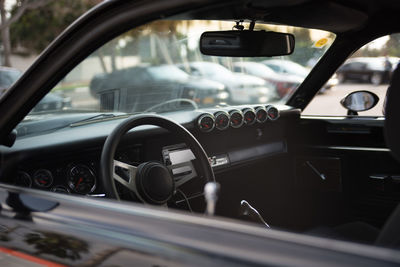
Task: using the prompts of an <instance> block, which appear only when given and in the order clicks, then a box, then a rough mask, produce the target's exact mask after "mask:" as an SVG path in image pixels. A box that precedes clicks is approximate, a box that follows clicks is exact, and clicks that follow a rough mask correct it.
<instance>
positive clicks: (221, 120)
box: [214, 111, 230, 130]
mask: <svg viewBox="0 0 400 267" xmlns="http://www.w3.org/2000/svg"><path fill="white" fill-rule="evenodd" d="M214 117H215V128H217V129H218V130H225V129H228V127H229V120H230V117H229V113H228V112H225V111H218V112H217V113H215V114H214Z"/></svg>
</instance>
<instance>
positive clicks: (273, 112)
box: [266, 106, 279, 121]
mask: <svg viewBox="0 0 400 267" xmlns="http://www.w3.org/2000/svg"><path fill="white" fill-rule="evenodd" d="M266 110H267V115H268V119H270V120H271V121H276V120H277V119H278V118H279V110H278V109H277V108H276V107H274V106H267V108H266Z"/></svg>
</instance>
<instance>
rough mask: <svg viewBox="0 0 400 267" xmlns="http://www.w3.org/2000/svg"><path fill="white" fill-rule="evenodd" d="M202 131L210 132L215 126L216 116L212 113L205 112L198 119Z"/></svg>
mask: <svg viewBox="0 0 400 267" xmlns="http://www.w3.org/2000/svg"><path fill="white" fill-rule="evenodd" d="M197 123H198V126H199V129H200V131H202V132H205V133H208V132H211V131H212V130H213V129H214V127H215V118H214V116H213V115H212V114H208V113H205V114H203V115H201V116H200V117H199V119H198V121H197Z"/></svg>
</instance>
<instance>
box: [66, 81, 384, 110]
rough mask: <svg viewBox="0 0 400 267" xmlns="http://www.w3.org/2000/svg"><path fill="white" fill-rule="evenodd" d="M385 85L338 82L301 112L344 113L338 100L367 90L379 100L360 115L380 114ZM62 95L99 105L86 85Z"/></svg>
mask: <svg viewBox="0 0 400 267" xmlns="http://www.w3.org/2000/svg"><path fill="white" fill-rule="evenodd" d="M387 87H388V85H387V84H384V85H380V86H374V85H372V84H356V83H345V84H339V85H337V86H335V87H334V88H332V89H330V90H327V91H326V92H324V93H323V94H318V95H317V96H316V97H315V98H314V99H313V101H312V102H311V103H310V104H309V105H308V107H307V108H306V109H305V111H304V112H303V114H306V115H329V116H333V115H346V110H345V109H344V108H343V107H342V105H341V104H340V100H341V99H342V98H344V97H345V96H346V95H347V94H349V93H351V92H354V91H357V90H367V91H371V92H373V93H375V94H377V95H378V97H379V102H378V104H377V105H376V106H375V107H374V108H373V109H371V110H368V111H364V112H361V113H360V115H382V106H383V102H384V99H385V94H386V89H387ZM64 95H65V96H67V97H70V98H71V102H72V105H73V107H74V108H98V106H99V101H98V100H96V99H95V98H93V97H92V96H91V95H90V93H89V89H88V88H87V87H81V88H76V89H74V90H70V91H66V92H65V93H64Z"/></svg>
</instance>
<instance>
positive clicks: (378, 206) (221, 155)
mask: <svg viewBox="0 0 400 267" xmlns="http://www.w3.org/2000/svg"><path fill="white" fill-rule="evenodd" d="M222 7H223V8H222ZM393 7H395V8H397V10H398V9H400V3H398V2H396V1H389V0H384V1H382V0H381V1H379V2H378V1H372V0H370V1H361V0H351V1H340V0H337V1H336V0H335V1H307V0H296V1H289V0H287V1H286V0H285V1H282V0H281V1H262V0H250V1H231V2H220V3H210V4H208V5H207V6H206V7H204V6H203V7H197V8H193V9H191V10H190V11H175V12H173V14H169V16H167V17H166V18H165V17H164V18H163V19H161V20H157V21H158V22H163V21H169V20H171V21H188V22H190V21H211V20H217V21H224V22H225V23H227V24H229V25H231V26H230V27H231V28H227V27H225V29H224V30H226V31H227V32H229V34H230V33H231V32H234V33H235V34H236V33H237V32H240V31H241V30H240V29H237V28H234V26H238V25H239V26H244V27H245V30H244V31H245V32H246V31H250V30H249V27H254V24H255V28H256V29H257V25H262V24H274V25H275V24H278V25H289V26H294V27H304V28H307V29H316V30H323V31H327V32H329V33H331V34H333V35H334V36H335V37H334V38H333V39H334V40H333V41H332V44H330V46H329V47H326V49H325V50H324V51H323V52H324V53H323V54H321V57H320V58H319V60H318V62H317V63H316V64H315V66H314V67H313V68H312V69H311V71H310V73H309V75H308V76H307V77H306V78H305V79H304V81H303V82H302V83H301V84H300V86H299V87H298V88H297V89H296V90H295V91H293V92H291V93H290V95H287V96H286V97H285V98H283V100H281V99H278V101H276V100H277V99H275V98H274V99H273V98H270V102H254V101H259V100H254V98H249V100H248V101H246V103H234V104H232V105H214V104H213V105H210V103H209V102H207V101H209V100H208V99H205V98H202V97H204V96H202V97H199V99H200V100H198V101H199V102H196V101H197V100H196V101H195V102H196V103H195V102H193V101H191V100H190V101H189V100H186V101H184V100H179V101H178V102H179V103H178V102H176V101H172V102H169V101H168V99H169V96H166V97H165V98H163V101H166V102H165V105H166V106H165V105H164V103H163V106H162V107H160V106H156V108H155V109H153V107H152V105H154V104H155V103H156V102H157V101H154V99H155V98H154V97H156V96H155V94H154V95H151V96H150V97H149V96H148V95H144V96H142V97H141V98H140V99H141V100H140V101H142V102H141V103H142V105H140V106H141V110H132V106H138V105H130V106H129V110H130V111H131V113H127V112H126V110H124V109H119V110H118V112H119V113H118V112H117V113H116V112H115V111H116V110H115V107H116V106H115V103H116V102H115V101H116V99H124V100H126V99H130V101H136V100H137V99H139V98H138V96H134V97H133V96H129V95H124V94H126V93H127V92H126V91H124V90H118V91H115V90H114V89H115V88H112V86H113V85H112V84H114V85H115V84H116V83H118V82H120V81H117V80H115V81H114V80H111V79H112V77H111V76H104V75H103V76H101V77H100V78H99V76H97V78H96V79H99V80H105V81H106V82H107V83H108V85H107V86H108V87H107V88H106V90H105V91H104V92H103V94H102V95H101V96H100V98H99V99H98V101H99V103H100V104H99V105H100V108H99V110H98V112H97V113H94V112H91V113H89V114H88V113H85V114H84V113H83V111H82V110H80V111H79V113H78V112H69V113H68V112H67V113H66V114H64V115H63V116H58V114H59V113H60V112H54V114H55V115H54V114H52V115H49V116H48V114H46V111H41V112H39V113H38V114H33V113H30V114H28V115H27V116H26V117H25V119H24V121H23V122H21V123H20V124H18V126H16V127H15V130H14V131H13V132H12V133H11V134H10V135H9V137H8V138H7V140H6V141H4V142H3V146H1V148H0V153H1V160H0V162H1V166H2V167H1V181H2V182H4V183H9V184H13V185H16V186H20V187H31V188H32V189H33V190H44V191H52V192H54V193H55V194H57V193H59V194H68V195H69V196H71V197H84V198H102V199H103V198H116V199H118V200H122V201H133V202H139V203H143V202H144V203H147V204H150V205H158V206H164V207H165V208H167V209H178V210H183V211H185V212H192V213H194V214H202V213H204V212H205V210H208V209H209V208H210V207H209V201H210V200H209V198H210V197H209V196H208V195H207V193H208V191H207V190H204V186H205V185H206V184H207V185H209V183H211V184H213V185H214V186H216V188H211V189H210V191H211V193H210V194H211V198H213V197H214V199H213V200H214V201H215V203H214V204H215V210H214V209H213V208H212V207H211V210H212V211H209V212H211V213H212V212H214V211H215V215H216V216H218V217H222V218H229V219H235V220H239V221H241V222H244V221H246V222H251V223H255V224H258V225H261V226H263V227H265V228H266V229H265V231H268V230H269V229H268V228H271V229H277V230H285V231H291V232H296V233H302V234H307V235H313V236H320V237H328V238H334V239H340V240H346V241H351V242H359V243H364V244H369V245H378V246H386V247H392V248H398V247H399V245H400V238H398V237H399V236H400V235H399V232H400V227H399V223H400V207H398V203H399V201H400V162H399V161H400V144H399V139H398V136H400V127H399V123H398V122H399V120H400V118H398V117H399V116H400V110H399V108H400V107H399V105H398V104H397V102H398V101H399V99H400V91H399V90H400V69H397V70H396V71H395V72H394V73H393V75H392V78H391V81H390V84H388V88H389V89H388V93H387V100H386V101H387V102H386V106H385V117H383V116H363V115H362V112H360V114H357V112H355V111H356V109H354V110H353V111H352V113H349V114H351V115H346V114H343V116H323V114H321V115H320V116H318V115H303V114H302V110H304V109H305V108H306V106H307V105H308V104H309V103H310V101H311V100H312V99H313V98H314V96H315V95H316V94H317V93H318V91H319V90H320V89H321V87H323V86H324V84H325V83H326V82H327V81H328V80H329V79H330V78H331V77H332V75H333V74H334V73H335V71H336V70H337V69H338V68H339V67H340V66H341V64H343V63H344V62H345V61H346V59H347V58H348V57H349V56H351V54H352V53H354V52H355V51H356V50H358V49H359V48H360V47H362V46H363V45H365V44H366V43H368V42H370V41H372V40H374V39H376V38H378V37H380V36H384V35H387V34H391V33H395V32H397V31H399V29H400V26H399V25H398V23H397V22H396V21H397V16H398V12H395V11H396V10H395V9H394V8H393ZM310 10H311V12H312V11H313V10H314V11H315V12H312V14H313V15H312V16H310V15H309V14H310ZM322 10H323V11H324V12H321V11H322ZM382 18H385V19H382ZM149 23H150V22H149ZM141 24H143V22H142V23H141ZM188 25H190V23H188ZM127 27H128V26H124V27H121V34H122V31H123V32H126V30H127ZM188 27H189V26H188ZM131 28H132V27H131ZM205 28H207V24H206V23H205ZM232 28H233V29H234V30H232V31H231V29H232ZM129 29H130V28H129ZM242 30H243V29H242ZM144 31H145V30H143V32H144ZM202 32H203V31H202ZM208 32H209V35H207V34H204V33H203V36H202V37H201V38H202V39H201V40H205V39H206V38H210V40H211V39H212V40H214V39H213V38H217V39H215V40H216V41H215V42H210V43H209V44H210V47H205V46H204V47H203V50H202V52H203V54H207V55H217V57H216V58H218V60H221V61H222V60H223V58H224V57H233V58H235V57H238V56H240V55H245V56H246V55H247V56H248V57H250V56H249V55H248V54H246V53H245V52H243V51H242V50H241V51H238V52H237V51H236V52H237V53H242V54H235V53H236V52H235V51H232V50H229V49H227V50H224V48H221V47H219V48H218V47H217V48H216V47H213V46H212V45H215V46H218V45H219V43H218V41H219V40H224V42H225V39H223V38H225V37H226V36H225V35H223V34H222V33H220V35H218V37H215V36H213V35H212V33H213V32H215V29H210V30H209V31H208ZM116 34H117V33H115V34H114V35H113V36H109V37H108V40H111V39H112V38H114V37H116ZM221 36H222V37H221ZM224 36H225V37H224ZM203 38H204V39H203ZM218 38H220V39H218ZM226 38H227V39H226V40H228V38H231V37H229V36H227V37H226ZM235 38H247V39H248V38H253V37H251V36H247V37H246V36H245V35H243V36H239V37H235ZM257 38H258V39H254V40H253V41H252V42H251V45H259V44H260V43H262V42H261V37H260V36H257ZM265 38H277V39H276V40H278V41H277V42H278V43H279V44H280V45H281V46H282V43H281V42H280V41H279V40H280V39H278V37H276V36H273V35H271V36H268V37H265ZM279 38H281V37H279ZM288 38H289V37H288ZM108 40H101V41H99V45H98V47H100V46H101V44H100V43H102V44H104V43H106V41H108ZM155 40H156V41H155V42H159V41H157V40H158V39H157V38H156V39H155ZM257 40H258V41H257ZM268 40H272V39H268ZM274 40H275V39H274ZM286 41H287V40H286ZM257 42H259V43H257ZM287 42H288V43H290V41H287ZM294 42H296V36H294ZM251 45H249V46H250V47H251ZM160 47H162V46H161V45H160ZM139 48H140V47H139ZM139 48H135V49H139ZM245 48H246V49H249V47H245ZM252 48H253V47H251V48H250V49H251V51H253V52H254V51H255V50H253V49H252ZM279 48H282V47H279ZM219 49H220V50H219ZM288 49H289V50H290V46H289V48H288ZM91 50H92V51H94V49H91ZM272 50H273V48H270V50H268V51H269V52H271V51H272ZM92 51H88V52H87V53H86V56H88V55H90V54H91V52H92ZM294 51H296V45H294ZM247 52H248V51H247ZM196 53H198V52H196ZM243 53H244V54H243ZM259 53H260V54H258V56H259V57H266V56H269V55H267V54H265V53H264V54H262V55H261V53H262V51H261V52H260V51H259ZM275 53H281V54H282V52H281V51H280V52H279V51H276V52H275ZM195 56H196V55H194V57H195ZM214 62H217V61H214ZM75 65H76V64H75ZM183 65H184V64H183ZM225 66H227V65H225ZM179 67H180V68H182V65H180V66H179ZM68 68H69V69H68ZM71 69H72V66H68V67H65V70H63V71H64V72H65V73H68V72H70V71H71ZM183 69H184V68H183ZM179 71H180V70H179ZM65 73H64V74H65ZM61 74H62V72H60V75H61ZM188 74H189V75H191V74H190V72H188ZM126 75H127V76H126V77H128V78H130V79H133V80H134V79H135V76H134V74H126ZM64 76H65V75H63V77H64ZM67 77H68V76H67ZM113 79H118V78H116V77H114V78H113ZM196 79H198V80H199V79H204V81H202V82H204V83H206V81H205V80H206V79H208V80H210V78H209V77H201V78H199V77H196ZM208 80H207V82H208V83H210V82H209V81H208ZM110 81H114V83H111V82H110ZM217 82H218V83H223V81H222V80H218V81H217ZM21 83H22V82H21ZM145 83H146V81H145V82H144V83H139V85H132V87H133V86H139V87H140V86H143V84H145ZM147 83H150V82H148V81H147ZM199 83H200V82H199ZM110 84H111V85H110ZM152 84H153V85H154V84H155V85H154V86H155V87H157V88H158V89H160V88H161V89H162V87H159V86H163V85H162V84H161V85H160V84H159V83H158V82H156V81H152ZM182 84H184V85H182ZM186 84H187V83H186V82H185V83H184V82H180V83H179V86H181V88H182V91H180V93H182V92H183V93H182V94H184V95H185V94H186V96H187V95H189V94H190V92H186V91H185V88H187V85H186ZM17 85H18V84H17ZM54 85H55V83H53V85H52V86H49V85H46V86H47V92H48V91H50V89H51V88H53V87H55V86H54ZM164 85H165V84H164ZM170 86H178V83H169V84H168V88H170ZM185 86H186V87H185ZM196 86H200V85H196ZM213 86H216V87H218V86H219V85H218V84H213ZM221 86H222V85H221ZM243 86H244V85H243ZM117 87H119V88H120V87H123V86H121V85H118V86H117ZM222 87H223V86H222ZM222 87H221V88H222ZM103 89H104V88H103ZM103 89H102V90H103ZM110 89H113V90H114V91H113V90H110ZM142 89H143V90H141V91H140V92H141V94H145V93H146V92H147V89H144V87H143V88H142ZM43 90H45V89H43ZM168 90H170V89H168ZM216 90H217V89H216ZM218 90H219V89H218ZM221 90H222V89H221ZM161 91H162V90H161ZM172 91H173V90H172ZM168 92H169V91H168ZM173 92H174V93H175V91H173ZM227 92H228V93H229V91H227ZM43 93H44V92H42V93H41V94H42V96H43ZM162 93H163V94H166V91H163V92H162ZM159 94H161V93H159ZM211 94H218V92H217V93H215V92H211V91H207V93H206V96H209V95H211ZM146 97H147V98H146ZM173 98H177V96H175V95H174V96H173ZM372 98H373V100H374V97H372ZM37 99H38V100H40V98H39V97H37ZM145 99H149V100H145ZM177 99H178V98H177ZM179 99H180V98H179ZM238 99H239V100H240V98H238ZM73 101H74V100H72V106H73V103H74V102H73ZM143 101H150V102H151V105H150V106H146V105H145V104H143V103H144V102H143ZM224 101H225V100H224ZM371 101H372V100H371ZM374 101H375V102H377V101H376V100H374ZM379 101H384V99H379ZM203 102H204V105H203V106H202V105H200V104H199V103H203ZM121 103H122V102H121ZM205 103H207V104H205ZM156 104H157V103H156ZM375 104H376V103H375ZM167 107H169V108H167ZM26 108H27V109H28V108H29V105H28V106H27V107H26ZM66 110H68V109H66ZM110 110H111V111H113V113H107V112H110ZM146 110H148V111H147V112H146ZM27 112H28V111H27ZM27 112H25V113H27ZM148 112H150V113H148ZM155 113H158V114H155ZM88 115H90V116H88ZM133 178H134V179H133ZM214 181H215V182H216V183H217V184H214ZM201 216H202V215H201Z"/></svg>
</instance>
